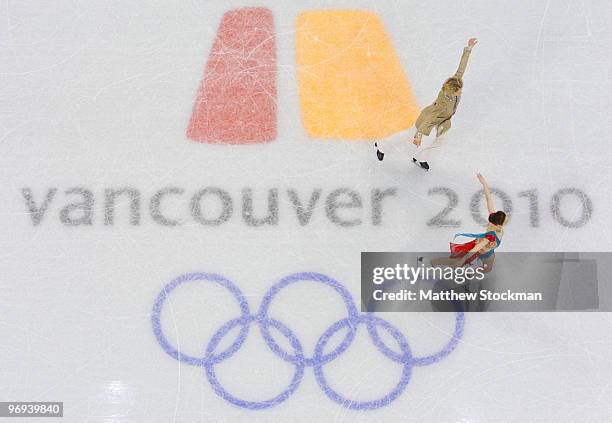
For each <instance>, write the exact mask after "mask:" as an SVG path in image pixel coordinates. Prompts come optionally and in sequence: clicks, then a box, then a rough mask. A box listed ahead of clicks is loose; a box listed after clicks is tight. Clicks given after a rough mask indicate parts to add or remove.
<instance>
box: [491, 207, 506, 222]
mask: <svg viewBox="0 0 612 423" xmlns="http://www.w3.org/2000/svg"><path fill="white" fill-rule="evenodd" d="M505 221H506V213H504V212H503V211H501V210H499V211H496V212H495V213H491V214H490V215H489V222H491V223H492V224H494V225H503V224H504V222H505Z"/></svg>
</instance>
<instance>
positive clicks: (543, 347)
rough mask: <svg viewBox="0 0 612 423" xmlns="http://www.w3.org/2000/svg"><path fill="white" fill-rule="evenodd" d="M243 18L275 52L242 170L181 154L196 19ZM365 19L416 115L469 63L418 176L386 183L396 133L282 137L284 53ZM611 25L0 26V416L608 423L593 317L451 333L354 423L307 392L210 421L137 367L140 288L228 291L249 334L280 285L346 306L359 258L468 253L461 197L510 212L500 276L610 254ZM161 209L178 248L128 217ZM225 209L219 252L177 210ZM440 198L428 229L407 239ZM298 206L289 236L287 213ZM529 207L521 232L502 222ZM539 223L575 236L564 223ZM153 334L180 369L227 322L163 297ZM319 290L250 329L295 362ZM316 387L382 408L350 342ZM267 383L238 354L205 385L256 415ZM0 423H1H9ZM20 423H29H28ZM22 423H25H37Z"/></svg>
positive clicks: (583, 9)
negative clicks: (272, 30)
mask: <svg viewBox="0 0 612 423" xmlns="http://www.w3.org/2000/svg"><path fill="white" fill-rule="evenodd" d="M247 5H253V6H266V7H269V8H270V9H271V10H272V11H273V13H274V19H275V25H276V30H277V46H278V61H279V73H278V102H279V105H278V110H279V121H278V138H277V140H276V141H275V142H272V143H270V144H267V145H255V146H218V145H206V144H198V143H193V142H189V141H188V140H187V139H186V137H185V130H186V127H187V123H188V120H189V117H190V113H191V109H192V105H193V101H194V98H195V93H196V89H197V87H198V83H199V79H200V77H201V75H202V69H203V66H204V64H205V61H206V58H207V56H208V53H209V51H210V48H211V45H212V41H213V39H214V36H215V32H216V29H217V25H218V24H219V22H220V19H221V16H222V14H223V13H224V12H225V11H227V10H230V9H232V8H234V7H240V6H247ZM330 7H333V8H358V9H366V10H370V11H374V12H377V13H378V14H379V16H380V17H381V19H382V20H383V22H384V24H385V27H386V29H387V31H388V32H389V34H390V36H391V38H392V41H393V44H394V45H395V46H396V48H397V49H398V53H399V56H400V60H401V63H402V66H403V67H404V70H405V72H406V74H407V75H408V77H409V79H410V81H411V83H412V86H413V88H414V90H415V94H416V98H417V99H418V102H419V105H421V106H424V105H426V104H428V102H430V101H431V100H432V99H433V98H434V96H435V94H436V92H437V89H438V88H439V85H440V83H441V82H442V81H443V80H444V78H446V77H448V76H449V75H450V74H452V72H454V70H455V68H456V65H457V60H458V58H459V55H460V52H461V48H462V46H463V45H464V43H465V41H466V40H467V39H468V38H469V37H470V36H477V37H479V40H480V43H479V44H478V46H477V47H476V48H475V50H474V52H473V54H472V57H471V59H470V63H469V67H468V70H467V72H466V75H465V87H464V95H463V98H462V101H461V104H460V106H459V111H458V113H457V115H456V116H455V118H454V120H453V129H452V130H451V132H450V133H449V140H448V145H446V146H445V147H444V149H443V150H442V151H441V153H440V154H439V155H438V156H437V157H436V158H435V161H432V167H433V170H432V171H431V172H430V173H429V174H425V173H424V172H422V171H420V170H419V169H417V168H416V167H414V166H412V164H410V157H411V155H410V154H411V151H412V150H411V148H412V147H411V145H410V144H409V142H407V140H409V138H410V137H411V134H412V133H411V132H404V133H399V134H397V135H396V136H393V137H392V138H390V139H389V140H385V141H384V143H383V145H384V148H385V151H386V152H387V158H386V159H385V161H384V162H383V163H378V162H377V161H376V160H375V158H374V155H373V151H372V147H371V145H369V144H368V143H359V142H326V141H319V140H312V139H310V138H309V137H307V136H306V134H305V132H304V129H303V127H302V123H301V120H300V114H299V104H298V92H297V84H296V68H295V52H294V27H295V19H296V16H297V14H298V13H299V12H300V11H303V10H309V9H318V8H330ZM611 19H612V6H610V3H609V2H607V1H605V0H594V1H570V2H565V1H549V2H544V1H531V0H529V1H528V0H523V1H515V2H511V3H510V2H506V1H489V0H481V1H469V2H457V1H436V2H413V1H399V0H397V1H376V2H374V1H360V0H351V1H333V2H332V1H300V2H295V1H291V2H290V1H286V2H279V1H274V2H272V1H262V2H251V1H234V0H231V1H223V2H218V1H180V2H177V1H159V2H140V3H136V2H134V3H130V2H123V1H112V2H77V1H74V2H71V1H59V2H20V1H12V0H11V1H9V0H1V1H0V195H1V200H0V222H1V223H0V225H1V232H0V234H1V235H0V251H2V254H0V293H1V294H0V342H1V344H0V345H1V346H0V401H9V400H13V401H64V404H65V417H64V419H63V421H66V422H238V421H243V422H272V421H279V422H311V421H320V422H328V421H347V422H349V421H350V422H361V421H377V422H383V421H385V422H386V421H389V422H406V421H419V422H429V421H431V422H516V421H534V422H536V421H537V422H574V421H593V422H600V421H606V420H607V419H609V418H610V415H611V414H612V406H611V402H610V398H611V396H612V384H611V382H610V380H612V363H611V360H612V359H611V358H610V356H611V354H610V353H611V352H612V335H611V333H612V330H611V329H612V318H611V317H610V314H606V313H592V314H586V313H585V314H583V313H574V314H544V313H540V314H518V313H516V314H505V313H504V314H493V313H491V314H478V315H475V314H471V315H469V316H468V317H467V319H466V326H465V333H464V336H463V338H462V340H461V343H460V344H459V346H458V347H457V349H456V350H455V351H454V352H453V353H452V354H450V355H449V356H448V357H447V358H446V359H444V360H442V361H441V362H440V363H437V364H435V365H432V366H427V367H419V368H415V369H413V372H412V378H411V381H410V384H409V385H408V387H407V389H406V390H405V392H404V393H403V394H402V395H401V396H400V397H399V398H398V399H397V400H395V401H394V402H393V403H391V404H390V405H388V406H387V407H384V408H381V409H379V410H376V411H367V412H364V411H351V410H347V409H345V408H343V407H341V406H339V405H338V404H336V403H335V402H332V401H331V400H329V399H328V398H327V397H326V396H325V395H324V394H323V392H322V391H321V390H320V389H319V387H318V385H317V383H316V381H315V378H314V376H313V372H312V369H311V368H307V369H306V371H305V376H304V379H303V381H302V383H301V384H300V386H299V388H298V389H297V391H296V392H295V393H294V394H293V395H292V396H291V397H290V398H289V399H288V400H287V401H286V402H284V403H283V404H281V405H279V406H276V407H273V408H270V409H267V410H263V411H251V410H244V409H241V408H238V407H236V406H233V405H231V404H229V403H228V402H226V401H224V400H223V399H221V398H219V397H218V396H217V395H216V394H215V393H214V391H213V390H212V388H211V387H210V385H209V384H208V382H207V380H206V377H205V376H204V373H203V371H202V369H201V368H198V367H194V366H190V365H187V364H179V362H177V361H176V360H174V359H173V358H171V357H169V356H168V355H167V354H166V353H165V352H164V351H163V350H162V349H161V348H160V346H159V345H158V343H157V342H156V339H155V337H154V335H153V332H152V330H151V322H150V319H151V309H152V306H153V302H154V300H155V297H156V296H157V295H158V293H159V292H160V290H161V289H162V287H163V286H164V285H165V284H166V283H168V282H169V281H171V280H172V279H174V278H175V277H177V276H179V275H181V274H183V273H186V272H194V271H204V272H215V273H219V274H222V275H224V276H225V277H227V278H229V279H231V280H232V281H234V282H235V283H236V284H237V285H239V286H240V288H241V290H242V291H243V293H244V294H245V295H246V296H247V298H248V300H249V303H250V307H251V310H252V311H255V310H257V307H258V306H259V303H260V301H261V296H262V295H263V294H264V293H265V291H266V290H267V289H268V288H269V287H270V286H271V285H272V284H273V283H274V282H276V281H278V280H279V279H280V278H281V277H283V276H285V275H287V274H290V273H294V272H298V271H312V272H321V273H324V274H326V275H329V276H331V277H333V278H335V279H337V280H338V281H340V282H341V283H343V284H344V285H345V286H346V287H348V288H349V290H350V291H351V293H352V295H353V297H354V299H355V300H357V299H358V296H359V263H360V262H359V257H360V256H359V253H360V252H361V251H411V250H425V251H428V250H429V251H433V250H443V249H445V248H446V246H447V242H448V241H449V240H450V238H451V237H452V235H453V234H454V233H455V232H457V231H458V230H469V231H476V230H478V229H479V227H478V225H477V224H476V223H475V222H474V221H473V219H472V217H471V213H470V210H469V203H470V198H471V196H472V195H473V193H474V192H476V191H477V189H478V184H477V181H476V180H475V178H474V173H475V172H476V171H481V172H482V173H483V174H485V175H486V177H487V178H488V180H489V181H490V183H491V185H492V186H495V187H497V188H499V189H502V190H504V191H505V192H506V193H508V195H509V196H510V197H511V198H512V201H513V206H514V211H515V212H514V214H513V217H512V220H511V222H510V224H509V226H508V227H507V229H506V237H505V239H504V243H503V247H502V250H503V251H611V250H612V238H611V230H610V223H609V221H610V220H609V212H610V209H611V208H610V206H611V203H610V193H609V187H610V183H611V182H612V181H611V175H610V172H611V169H612V160H611V159H610V157H611V156H610V153H611V152H612V148H611V147H610V141H611V140H610V133H611V131H612V124H611V123H610V122H611V120H610V118H609V113H610V110H612V85H611V77H612V59H611V57H610V51H612V32H611V31H610V29H609V22H610V20H611ZM123 186H131V187H134V188H137V189H139V190H140V191H141V193H142V194H143V201H142V221H141V224H140V225H139V226H130V225H129V222H128V217H127V215H128V206H127V204H123V205H122V206H121V205H120V206H118V207H117V216H116V223H115V225H114V226H105V225H104V211H103V195H104V189H105V188H113V187H123ZM166 186H177V187H181V188H183V189H184V190H185V195H184V196H182V197H178V198H177V200H176V202H175V203H173V204H168V209H167V210H166V212H167V213H168V214H170V215H174V216H180V217H181V218H182V219H183V221H184V224H183V225H182V226H180V227H174V228H167V227H162V226H160V225H158V224H156V223H154V222H153V221H152V219H151V216H150V215H149V214H148V211H147V210H148V204H149V200H150V197H151V195H152V194H153V193H154V192H155V191H156V190H157V189H160V188H163V187H166ZM206 186H217V187H221V188H223V189H225V190H227V191H228V192H230V194H231V195H232V198H233V200H234V215H233V217H232V219H231V220H230V221H229V222H227V223H225V224H224V225H221V226H219V227H204V226H201V225H199V224H198V223H196V222H194V221H193V220H192V219H191V218H190V216H189V198H190V197H191V195H192V194H193V193H195V192H196V191H197V190H198V189H199V188H203V187H206ZM25 187H29V188H31V189H32V192H33V193H34V198H35V200H36V201H37V202H40V201H41V199H42V198H43V197H44V195H45V194H46V192H47V190H48V189H49V188H50V187H56V188H58V193H57V195H56V198H55V200H54V201H53V202H52V203H51V205H50V207H49V210H48V211H47V213H46V214H45V217H44V219H43V221H42V223H41V224H40V225H38V226H34V225H33V224H32V220H31V218H30V216H29V215H28V214H27V208H26V205H25V203H24V199H23V197H22V193H21V190H22V188H25ZM72 187H84V188H87V189H90V190H91V191H92V192H93V193H94V196H95V212H94V224H93V225H92V226H77V227H66V226H64V225H63V224H62V223H61V222H60V219H59V212H60V210H61V209H62V208H63V207H64V205H65V204H66V203H68V202H70V201H71V199H72V197H70V196H68V195H66V194H64V191H65V190H67V189H69V188H72ZM244 187H250V188H252V189H253V190H254V192H255V194H256V200H255V206H256V208H257V209H258V210H259V211H260V212H261V213H263V208H264V204H265V203H264V202H265V200H266V195H267V190H268V189H270V188H278V189H279V192H280V194H279V195H280V197H279V198H280V206H279V210H280V211H279V216H280V217H279V223H278V225H277V226H270V227H262V228H251V227H248V226H246V225H245V223H244V222H243V221H242V218H241V200H240V193H241V189H242V188H244ZM340 187H348V188H351V189H353V190H355V191H357V192H358V193H359V194H360V195H361V197H362V199H363V205H364V207H363V209H362V210H359V209H354V210H343V211H342V213H347V216H351V217H354V216H356V217H361V218H362V220H363V222H362V224H361V225H358V226H355V227H351V228H345V227H338V226H336V225H334V224H333V223H331V222H330V221H329V220H328V219H327V217H326V214H325V208H324V202H323V200H324V199H325V197H326V196H327V195H328V194H329V193H330V192H331V191H332V190H333V189H336V188H340ZM390 187H397V190H398V191H397V195H396V196H395V197H393V198H390V199H388V200H386V202H385V206H384V211H383V221H382V224H381V225H380V226H374V225H372V223H371V221H370V207H371V203H370V191H371V190H372V189H374V188H383V189H384V188H390ZM433 187H447V188H450V189H452V190H454V191H455V192H456V193H457V195H458V201H459V202H458V204H457V207H456V208H455V210H454V211H453V212H452V213H451V215H450V218H452V219H455V220H460V221H461V224H460V227H458V228H457V227H450V228H449V227H431V226H428V225H427V221H428V220H429V219H431V218H432V217H433V216H435V215H436V214H437V213H438V212H439V211H441V210H442V209H443V208H444V207H445V206H446V204H447V198H446V197H444V196H440V195H428V191H429V190H430V189H431V188H433ZM568 187H572V188H578V189H580V190H582V191H584V192H585V193H586V194H587V195H588V197H589V198H590V200H591V201H592V205H593V212H592V215H591V218H590V220H589V221H588V222H587V223H586V224H585V225H583V226H581V227H579V228H567V227H564V226H563V225H561V224H560V223H558V222H557V221H556V220H554V219H553V216H552V214H551V211H550V201H551V198H552V196H553V194H554V193H555V192H556V191H558V190H559V189H563V188H568ZM315 188H321V189H322V193H323V194H322V197H321V202H320V203H319V207H317V208H316V210H315V211H314V213H313V216H312V220H311V222H310V223H309V224H308V225H307V226H300V225H299V224H298V221H297V219H296V215H295V212H294V211H293V206H292V204H291V203H290V201H289V199H288V197H287V195H286V190H287V189H295V190H297V191H298V192H299V193H300V196H301V198H303V199H304V201H305V200H306V199H307V198H309V196H310V193H311V192H312V190H314V189H315ZM526 190H537V192H538V197H539V217H540V224H539V226H538V227H531V226H530V225H529V209H528V206H527V199H526V198H524V197H519V196H518V193H520V192H522V191H526ZM561 210H562V214H563V216H564V217H565V218H566V219H568V220H575V219H577V218H578V217H579V216H580V214H581V213H582V209H581V206H580V204H579V203H578V202H576V201H575V198H572V197H571V196H570V197H567V198H566V199H565V200H564V201H563V203H562V205H561ZM176 294H177V295H176V296H173V297H172V307H169V308H167V309H164V314H163V315H162V318H163V323H164V328H165V329H166V330H167V333H168V337H169V338H170V339H172V340H173V341H177V342H180V345H181V350H183V351H186V352H192V353H193V354H198V353H201V352H202V351H203V349H204V348H205V345H206V343H207V342H208V340H209V339H210V337H211V335H212V333H213V332H214V331H215V330H216V329H217V328H218V327H219V326H220V325H222V324H223V323H225V322H226V321H228V320H229V319H231V318H233V317H236V316H237V314H236V313H237V307H236V306H235V304H234V303H233V302H232V299H231V298H230V296H229V294H227V293H226V292H225V291H222V290H215V289H213V288H207V287H206V286H200V287H185V289H184V290H183V291H182V292H177V293H176ZM328 294H329V291H326V290H325V289H324V288H321V287H317V286H314V285H311V286H306V285H303V286H299V287H298V286H296V287H294V288H292V289H288V290H287V291H283V293H282V295H280V296H279V298H278V299H277V301H276V302H275V303H274V306H273V312H274V316H275V317H276V318H278V319H279V320H281V321H283V322H284V323H285V324H287V325H288V326H290V327H291V328H293V329H294V330H295V332H296V333H297V334H298V336H299V338H300V340H301V342H302V344H303V345H304V348H305V352H306V354H312V351H313V349H314V344H315V343H316V340H317V339H318V337H319V336H320V335H321V333H323V331H324V330H325V329H326V328H327V327H328V326H329V325H330V324H331V323H333V322H335V321H337V320H339V319H340V318H342V317H344V314H343V313H344V311H343V308H342V304H341V303H340V302H339V301H338V298H336V297H335V296H333V295H328ZM383 317H385V318H386V319H388V320H389V321H391V322H393V323H394V324H395V325H396V326H397V327H398V328H400V329H401V330H402V332H403V333H404V334H405V335H406V336H407V338H408V340H409V342H410V346H411V348H412V351H413V352H414V353H415V354H426V353H428V352H432V351H434V350H435V349H436V348H437V347H439V346H440V345H442V344H443V343H444V342H445V340H446V339H447V337H448V335H449V331H450V330H451V329H452V316H450V315H446V314H422V315H421V314H411V315H407V314H392V315H385V316H383ZM325 370H326V374H328V375H329V377H330V379H331V380H332V381H333V384H334V386H335V387H336V388H337V389H338V390H340V391H341V392H343V393H345V394H346V395H351V396H352V397H354V398H356V399H371V398H374V397H376V396H377V395H379V394H381V393H383V392H384V390H385V389H387V388H390V387H391V386H393V384H394V383H395V381H396V380H397V378H398V377H399V365H396V364H394V363H393V362H391V361H389V360H388V359H386V358H385V357H383V356H382V355H381V354H380V353H378V352H377V350H376V349H375V347H374V346H373V344H372V342H371V341H370V340H369V338H368V337H367V335H366V334H365V332H364V331H363V328H361V331H360V332H359V333H358V336H357V339H356V340H355V342H354V344H353V345H352V346H351V347H350V348H349V349H348V351H347V353H346V354H344V355H343V356H341V358H339V359H338V360H336V361H334V362H332V363H330V364H328V365H326V367H325ZM291 372H292V367H291V365H289V364H287V363H285V362H283V361H282V360H280V359H279V358H277V357H276V356H274V355H273V354H272V353H271V352H270V351H269V349H268V348H267V347H266V346H265V344H264V343H263V341H262V338H261V336H260V335H259V333H258V332H257V331H256V330H252V331H251V335H250V336H249V338H248V339H247V341H246V342H245V345H244V347H243V348H242V349H241V350H240V352H239V353H237V354H236V355H235V356H234V357H233V358H231V359H229V360H227V361H226V362H224V363H222V364H220V365H219V367H218V374H219V378H220V380H221V381H222V382H223V383H224V384H225V385H226V386H227V387H228V389H229V390H230V391H232V392H233V393H234V394H235V395H239V396H243V397H245V398H248V399H251V400H258V399H265V398H267V397H269V396H271V395H274V394H275V393H277V392H279V391H280V390H281V389H282V388H283V386H284V385H283V384H285V383H286V382H287V381H288V380H289V378H290V377H291ZM9 420H10V419H8V420H7V421H9ZM32 421H36V419H33V420H32ZM41 421H47V420H41Z"/></svg>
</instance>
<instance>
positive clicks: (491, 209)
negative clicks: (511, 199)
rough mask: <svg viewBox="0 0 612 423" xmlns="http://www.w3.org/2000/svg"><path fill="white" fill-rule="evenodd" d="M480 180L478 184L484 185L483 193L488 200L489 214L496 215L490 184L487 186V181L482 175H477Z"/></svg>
mask: <svg viewBox="0 0 612 423" xmlns="http://www.w3.org/2000/svg"><path fill="white" fill-rule="evenodd" d="M476 177H477V178H478V182H480V183H481V184H482V191H483V193H484V196H485V198H486V200H487V210H488V211H489V213H495V207H494V206H493V197H492V196H491V191H489V184H487V180H486V179H485V178H484V176H482V175H481V174H480V173H477V174H476Z"/></svg>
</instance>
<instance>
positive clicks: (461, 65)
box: [455, 38, 478, 79]
mask: <svg viewBox="0 0 612 423" xmlns="http://www.w3.org/2000/svg"><path fill="white" fill-rule="evenodd" d="M477 42H478V40H477V39H476V38H470V39H469V40H468V45H467V47H464V48H463V54H462V55H461V61H460V62H459V68H457V72H455V78H458V79H461V78H463V74H464V73H465V68H466V67H467V63H468V59H469V58H470V52H471V51H472V48H473V47H474V46H475V45H476V43H477Z"/></svg>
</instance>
